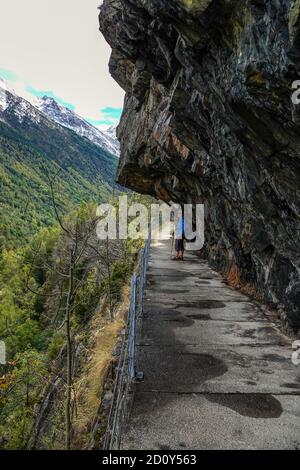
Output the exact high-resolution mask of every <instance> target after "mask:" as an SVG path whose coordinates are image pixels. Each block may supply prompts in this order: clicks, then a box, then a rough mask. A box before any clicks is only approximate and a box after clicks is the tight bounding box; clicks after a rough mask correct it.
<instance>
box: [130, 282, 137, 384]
mask: <svg viewBox="0 0 300 470" xmlns="http://www.w3.org/2000/svg"><path fill="white" fill-rule="evenodd" d="M136 280H137V277H136V275H135V274H134V275H133V276H132V278H131V292H130V312H129V319H130V320H129V364H128V367H129V377H130V378H131V379H134V378H135V306H136Z"/></svg>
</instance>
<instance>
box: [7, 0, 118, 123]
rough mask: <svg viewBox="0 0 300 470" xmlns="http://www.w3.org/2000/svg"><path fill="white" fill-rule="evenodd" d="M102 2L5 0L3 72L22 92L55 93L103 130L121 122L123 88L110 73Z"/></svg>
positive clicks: (30, 96)
mask: <svg viewBox="0 0 300 470" xmlns="http://www.w3.org/2000/svg"><path fill="white" fill-rule="evenodd" d="M100 3H102V2H101V0H0V11H1V19H0V76H1V77H2V78H4V79H6V80H7V81H8V82H9V85H11V87H12V88H13V89H14V90H15V91H16V92H17V93H19V94H21V95H22V96H24V97H25V98H27V99H29V100H30V101H32V98H33V97H34V96H38V97H41V96H44V95H48V96H52V97H53V98H55V99H57V101H59V102H60V103H61V104H64V105H65V106H67V107H69V108H70V109H72V110H74V111H75V112H76V113H78V114H79V115H80V116H82V117H83V118H85V119H86V120H88V121H89V122H91V123H92V124H94V125H95V126H96V127H99V128H100V129H105V128H107V127H109V126H110V125H116V124H117V123H118V121H119V118H120V114H121V111H122V106H123V99H124V92H123V90H122V89H121V88H120V87H119V85H118V84H117V83H116V82H115V81H114V80H113V78H112V77H111V76H110V75H109V71H108V61H109V56H110V47H109V46H108V45H107V43H106V42H105V40H104V38H103V36H102V35H101V33H100V32H99V26H98V9H97V8H98V6H99V5H100Z"/></svg>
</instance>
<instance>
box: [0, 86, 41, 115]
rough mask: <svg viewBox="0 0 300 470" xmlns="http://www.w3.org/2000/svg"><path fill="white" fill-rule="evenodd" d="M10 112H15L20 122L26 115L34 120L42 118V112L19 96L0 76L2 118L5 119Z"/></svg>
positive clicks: (0, 109)
mask: <svg viewBox="0 0 300 470" xmlns="http://www.w3.org/2000/svg"><path fill="white" fill-rule="evenodd" d="M8 113H10V114H13V115H14V116H15V117H16V118H17V119H18V121H19V122H22V121H23V119H24V117H25V116H26V117H28V118H29V119H31V120H32V121H34V122H40V120H41V113H40V112H39V111H38V110H37V109H36V108H35V107H34V106H32V104H31V103H29V101H27V100H25V99H24V98H21V96H18V95H17V94H16V92H15V91H14V90H13V88H11V87H10V86H9V85H8V83H7V82H6V81H5V80H3V79H2V78H1V77H0V119H1V118H2V120H3V119H4V117H5V114H8ZM1 115H2V116H1Z"/></svg>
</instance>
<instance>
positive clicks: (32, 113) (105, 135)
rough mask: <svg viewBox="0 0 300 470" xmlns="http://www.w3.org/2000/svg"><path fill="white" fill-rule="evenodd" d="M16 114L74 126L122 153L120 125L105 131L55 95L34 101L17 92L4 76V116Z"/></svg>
mask: <svg viewBox="0 0 300 470" xmlns="http://www.w3.org/2000/svg"><path fill="white" fill-rule="evenodd" d="M8 113H9V114H13V115H14V116H15V117H16V118H17V119H18V121H19V122H22V121H23V120H24V119H25V118H28V119H30V120H31V121H32V122H35V123H40V122H41V121H43V119H47V120H48V121H52V123H55V124H60V125H61V126H64V127H67V128H68V129H71V130H73V131H74V132H76V133H77V134H79V135H80V136H81V137H86V138H87V139H89V140H90V141H91V142H93V143H94V144H96V145H98V146H99V147H101V148H102V149H104V150H105V151H107V152H109V153H111V154H113V155H115V156H117V157H119V154H120V146H119V142H118V140H117V138H116V128H115V127H110V128H109V129H108V130H107V131H105V132H101V131H100V130H99V129H97V128H96V127H94V126H92V124H90V123H88V122H87V121H85V120H84V119H83V118H81V117H80V116H78V115H77V114H76V113H74V111H71V110H70V109H68V108H66V107H65V106H62V105H61V104H59V103H57V101H55V100H54V99H53V98H50V97H48V96H44V97H43V98H41V99H35V100H34V101H33V102H32V103H31V102H29V101H27V100H26V99H24V98H22V97H21V96H19V95H17V93H16V92H15V91H14V90H13V89H12V88H11V87H10V86H9V84H8V83H7V82H6V81H5V80H3V79H2V78H1V77H0V120H1V119H2V120H3V119H4V118H5V114H8Z"/></svg>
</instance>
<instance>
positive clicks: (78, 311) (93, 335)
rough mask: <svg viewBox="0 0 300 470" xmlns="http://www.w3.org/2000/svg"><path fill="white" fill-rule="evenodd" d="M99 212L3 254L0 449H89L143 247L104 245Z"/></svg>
mask: <svg viewBox="0 0 300 470" xmlns="http://www.w3.org/2000/svg"><path fill="white" fill-rule="evenodd" d="M95 212H96V205H93V204H81V206H80V207H78V208H77V209H76V210H74V211H73V212H72V213H70V214H69V215H68V216H65V217H64V219H61V220H60V223H61V226H59V224H57V225H56V226H54V227H51V228H47V229H43V230H42V231H40V232H39V233H38V234H37V235H36V236H35V237H33V239H32V241H31V242H30V243H29V244H27V245H25V246H24V247H23V248H19V249H18V250H17V251H13V250H11V249H6V248H4V249H3V250H2V254H1V256H0V338H1V339H2V340H4V341H5V344H6V348H7V360H8V361H7V365H5V366H0V449H1V448H4V449H27V448H36V447H37V448H66V447H67V448H69V447H74V445H75V443H76V446H77V448H81V447H83V446H86V445H88V443H89V440H90V439H91V438H92V436H91V428H90V426H91V423H92V421H93V420H94V419H95V417H96V415H97V413H98V408H99V405H100V403H101V396H102V389H103V380H104V378H105V374H106V371H107V368H108V367H109V364H110V362H111V355H112V351H113V349H114V346H115V342H116V340H117V336H118V333H119V331H120V329H121V328H122V327H123V325H124V320H125V319H126V302H128V296H127V295H126V294H125V292H126V291H124V288H125V289H126V287H125V286H126V283H127V280H128V278H129V276H130V274H131V272H132V269H133V266H134V260H135V257H136V253H137V250H138V248H139V246H140V242H139V241H136V242H134V241H131V242H123V241H113V242H111V241H109V242H107V243H106V242H101V243H100V242H99V240H98V239H97V236H96V224H97V218H96V216H95ZM122 292H124V294H125V309H124V307H122V302H124V294H122ZM70 364H72V365H71V366H70ZM70 367H71V368H72V372H71V371H70ZM75 407H76V409H75Z"/></svg>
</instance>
